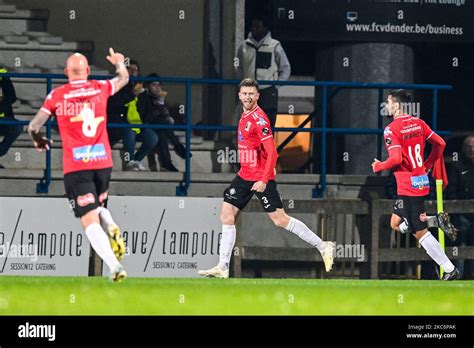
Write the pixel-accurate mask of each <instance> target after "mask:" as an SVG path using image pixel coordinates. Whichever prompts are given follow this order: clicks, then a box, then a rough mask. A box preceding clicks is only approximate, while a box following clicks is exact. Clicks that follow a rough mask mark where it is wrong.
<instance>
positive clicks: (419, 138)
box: [384, 115, 434, 196]
mask: <svg viewBox="0 0 474 348" xmlns="http://www.w3.org/2000/svg"><path fill="white" fill-rule="evenodd" d="M433 133H434V132H433V131H432V130H431V128H430V127H429V126H428V125H427V124H426V123H425V122H424V121H423V120H421V119H419V118H416V117H413V116H410V115H402V116H400V117H397V118H396V119H394V120H393V122H392V123H390V124H389V125H388V126H387V127H386V128H385V130H384V139H385V146H386V147H387V150H388V151H389V153H390V151H391V150H392V149H395V148H397V147H398V148H401V149H402V163H401V164H400V165H398V166H396V167H394V168H393V172H394V174H395V177H396V180H397V193H398V194H399V195H402V196H425V195H427V194H429V192H430V183H429V179H428V175H427V174H426V170H425V162H424V156H423V155H424V151H425V141H426V140H428V139H429V138H430V137H431V136H432V135H433Z"/></svg>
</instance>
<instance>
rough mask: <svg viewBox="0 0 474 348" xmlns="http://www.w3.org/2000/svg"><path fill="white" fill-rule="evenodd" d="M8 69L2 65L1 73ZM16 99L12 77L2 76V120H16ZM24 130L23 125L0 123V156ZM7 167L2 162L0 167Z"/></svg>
mask: <svg viewBox="0 0 474 348" xmlns="http://www.w3.org/2000/svg"><path fill="white" fill-rule="evenodd" d="M6 72H7V70H6V69H2V68H1V67H0V73H6ZM15 101H16V93H15V88H14V87H13V83H12V82H11V80H10V78H8V77H4V76H0V120H8V121H16V119H15V115H14V113H13V103H14V102H15ZM22 132H23V126H21V125H18V126H15V125H2V124H0V135H3V140H2V142H1V143H0V157H2V156H4V155H6V154H7V152H8V150H9V149H10V148H11V146H12V145H13V143H14V142H15V140H16V139H17V138H18V137H19V136H20V134H21V133H22ZM1 168H5V167H4V166H2V165H1V164H0V169H1Z"/></svg>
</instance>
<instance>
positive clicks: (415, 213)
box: [393, 196, 428, 233]
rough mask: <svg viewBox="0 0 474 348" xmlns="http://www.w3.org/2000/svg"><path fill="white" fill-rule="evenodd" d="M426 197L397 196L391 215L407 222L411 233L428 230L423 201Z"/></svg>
mask: <svg viewBox="0 0 474 348" xmlns="http://www.w3.org/2000/svg"><path fill="white" fill-rule="evenodd" d="M427 198H428V196H419V197H417V196H398V199H397V200H396V201H395V204H394V205H393V213H394V214H396V215H398V216H400V217H401V218H403V219H406V220H407V221H408V226H409V227H410V229H411V231H412V233H415V232H417V231H422V230H424V229H426V228H428V223H427V221H426V208H425V200H426V199H427Z"/></svg>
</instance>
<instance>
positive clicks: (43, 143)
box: [33, 137, 53, 152]
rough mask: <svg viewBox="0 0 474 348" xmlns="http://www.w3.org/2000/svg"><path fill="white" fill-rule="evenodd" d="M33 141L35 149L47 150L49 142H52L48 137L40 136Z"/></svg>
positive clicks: (49, 145)
mask: <svg viewBox="0 0 474 348" xmlns="http://www.w3.org/2000/svg"><path fill="white" fill-rule="evenodd" d="M33 143H34V144H35V148H36V150H37V151H39V152H41V151H43V150H46V151H49V150H50V149H51V144H52V143H53V140H51V139H48V138H46V137H41V138H36V139H34V140H33Z"/></svg>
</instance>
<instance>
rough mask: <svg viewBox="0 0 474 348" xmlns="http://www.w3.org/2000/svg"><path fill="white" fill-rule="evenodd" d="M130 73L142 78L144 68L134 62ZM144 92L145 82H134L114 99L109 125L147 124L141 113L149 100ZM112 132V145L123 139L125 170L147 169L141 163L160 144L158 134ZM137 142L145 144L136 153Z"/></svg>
mask: <svg viewBox="0 0 474 348" xmlns="http://www.w3.org/2000/svg"><path fill="white" fill-rule="evenodd" d="M128 72H129V74H130V76H132V77H138V76H140V66H139V64H138V62H137V61H135V60H130V64H129V66H128ZM144 91H145V89H144V88H143V84H142V83H140V82H137V81H130V82H129V83H128V85H127V86H125V87H124V88H123V89H122V90H120V91H119V92H118V93H117V94H116V95H114V96H112V97H111V98H110V99H109V103H108V106H107V113H108V115H109V122H113V123H129V124H143V123H146V122H144V121H143V120H142V118H141V116H140V114H139V112H138V104H139V103H144V102H145V100H146V99H144V97H143V96H142V95H143V93H144ZM110 130H111V133H110V144H111V146H113V145H115V144H116V143H117V142H118V141H120V139H123V147H124V152H123V160H124V170H126V171H139V170H142V171H144V170H146V167H145V166H144V165H143V164H142V163H141V161H142V160H143V159H144V158H145V156H146V155H148V153H149V152H150V151H152V150H153V149H154V148H155V146H156V144H157V142H158V137H157V134H156V133H155V132H154V131H153V130H152V129H145V128H111V129H110ZM137 141H140V142H142V145H141V146H140V148H139V149H138V151H136V152H135V144H136V142H137Z"/></svg>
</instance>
